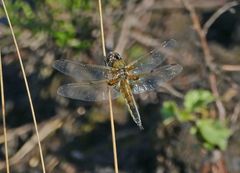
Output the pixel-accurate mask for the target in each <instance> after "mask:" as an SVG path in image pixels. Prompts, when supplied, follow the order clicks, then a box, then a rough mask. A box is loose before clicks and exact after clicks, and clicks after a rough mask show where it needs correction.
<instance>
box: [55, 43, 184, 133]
mask: <svg viewBox="0 0 240 173" xmlns="http://www.w3.org/2000/svg"><path fill="white" fill-rule="evenodd" d="M175 42H176V41H175V40H173V39H171V40H169V41H166V42H164V43H163V44H162V47H163V48H166V49H167V48H169V47H172V46H173V45H175ZM165 59H166V55H164V53H162V51H160V50H158V49H154V50H153V51H151V52H150V53H148V54H147V55H145V56H142V57H140V58H138V59H137V60H135V61H133V62H131V63H130V64H126V63H125V61H124V60H123V58H122V57H121V56H120V55H119V54H118V53H117V52H110V53H109V54H108V55H107V57H106V60H105V63H106V66H101V65H92V64H84V63H80V62H76V61H70V60H64V59H63V60H56V61H55V63H54V65H53V67H54V68H55V69H57V70H58V71H60V72H62V73H64V74H66V75H69V76H71V77H73V78H75V79H76V80H78V81H79V82H78V83H70V84H66V85H63V86H60V88H59V89H58V94H59V95H61V96H64V97H68V98H72V99H78V100H83V101H103V100H107V99H108V91H109V90H110V91H111V97H112V99H115V98H117V97H118V96H120V95H122V96H123V97H124V98H125V101H126V105H127V106H128V109H129V112H130V114H131V116H132V118H133V120H134V122H135V123H136V124H137V125H138V126H139V128H140V129H143V126H142V122H141V117H140V114H139V111H138V107H137V104H136V101H135V99H134V96H133V95H134V94H139V93H143V92H146V91H151V90H154V89H156V88H158V87H159V86H161V84H163V83H164V82H167V81H169V80H171V79H172V78H174V77H175V76H177V75H178V74H179V73H180V72H181V71H182V66H181V65H179V64H171V65H165V66H160V65H161V64H162V62H163V61H164V60H165Z"/></svg>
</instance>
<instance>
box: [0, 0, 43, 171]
mask: <svg viewBox="0 0 240 173" xmlns="http://www.w3.org/2000/svg"><path fill="white" fill-rule="evenodd" d="M2 5H3V8H4V11H5V14H6V17H7V21H8V24H9V27H10V30H11V34H12V37H13V41H14V44H15V47H16V50H17V55H18V59H19V63H20V66H21V71H22V73H23V79H24V83H25V86H26V90H27V96H28V100H29V104H30V108H31V112H32V118H33V123H34V126H35V131H36V136H37V140H38V147H39V153H40V158H41V164H42V169H43V173H46V170H45V164H44V159H43V158H44V157H43V152H42V146H41V143H40V138H39V134H38V126H37V120H36V115H35V110H34V107H33V103H32V97H31V93H30V89H29V86H28V81H27V77H26V73H25V69H24V66H23V62H22V57H21V54H20V51H19V48H18V44H17V40H16V37H15V34H14V31H13V27H12V23H11V20H10V18H9V15H8V11H7V8H6V5H5V2H4V0H2Z"/></svg>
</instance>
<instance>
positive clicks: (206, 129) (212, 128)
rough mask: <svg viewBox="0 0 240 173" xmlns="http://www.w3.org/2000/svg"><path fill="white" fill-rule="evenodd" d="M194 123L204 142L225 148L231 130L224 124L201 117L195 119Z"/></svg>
mask: <svg viewBox="0 0 240 173" xmlns="http://www.w3.org/2000/svg"><path fill="white" fill-rule="evenodd" d="M196 125H197V128H198V131H199V133H200V135H201V136H202V137H203V139H204V141H205V142H206V143H208V144H209V145H213V146H217V147H219V148H220V149H221V150H225V149H226V147H227V142H228V138H229V137H230V135H231V130H230V129H229V128H227V127H226V125H225V124H223V123H222V122H220V121H214V120H212V119H201V120H198V121H197V124H196Z"/></svg>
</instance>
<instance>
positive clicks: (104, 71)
mask: <svg viewBox="0 0 240 173" xmlns="http://www.w3.org/2000/svg"><path fill="white" fill-rule="evenodd" d="M53 67H54V68H55V69H57V70H58V71H60V72H62V73H64V74H66V75H68V76H71V77H73V78H75V79H76V80H79V81H90V80H103V79H106V76H107V75H108V74H109V72H110V71H111V68H109V67H105V66H100V65H90V64H83V63H80V62H76V61H70V60H64V59H62V60H57V61H55V62H54V64H53Z"/></svg>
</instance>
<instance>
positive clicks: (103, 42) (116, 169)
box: [98, 0, 118, 173]
mask: <svg viewBox="0 0 240 173" xmlns="http://www.w3.org/2000/svg"><path fill="white" fill-rule="evenodd" d="M98 5H99V17H100V26H101V39H102V50H103V55H104V57H106V49H105V39H104V29H103V15H102V1H101V0H98ZM108 100H109V109H110V120H111V131H112V145H113V156H114V169H115V173H118V158H117V145H116V137H115V127H114V119H113V107H112V100H111V92H110V89H109V90H108Z"/></svg>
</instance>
